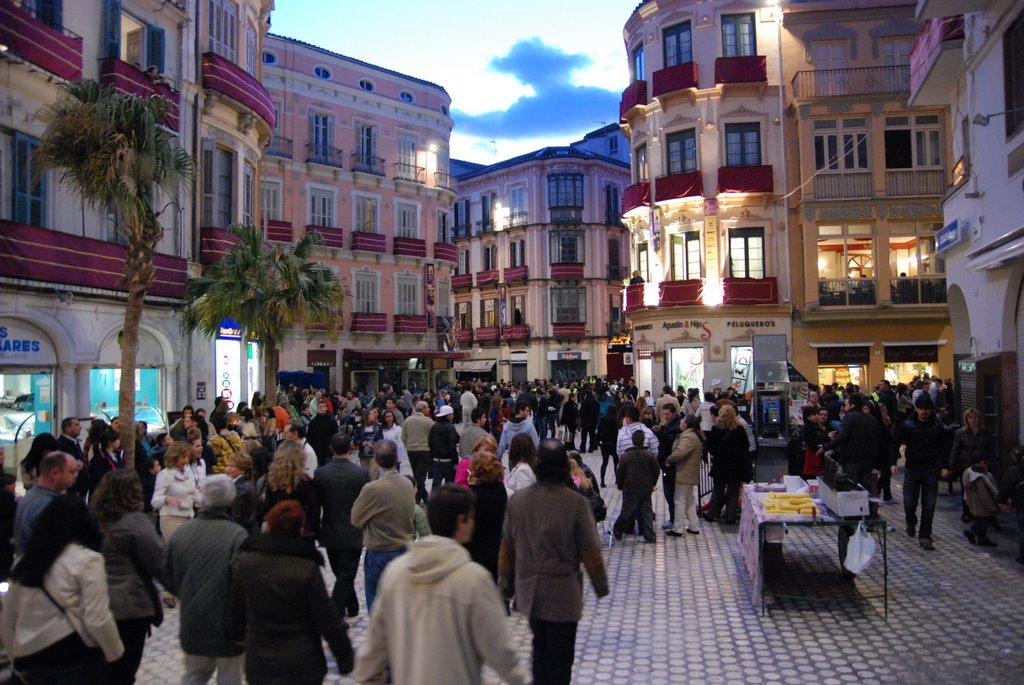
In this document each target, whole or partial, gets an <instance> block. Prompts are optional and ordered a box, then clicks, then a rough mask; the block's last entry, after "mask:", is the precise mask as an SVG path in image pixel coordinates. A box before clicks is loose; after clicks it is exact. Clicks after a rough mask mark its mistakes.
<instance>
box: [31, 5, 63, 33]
mask: <svg viewBox="0 0 1024 685" xmlns="http://www.w3.org/2000/svg"><path fill="white" fill-rule="evenodd" d="M36 8H37V9H38V10H39V19H40V21H42V22H43V23H44V24H46V25H48V26H52V27H53V28H57V27H59V26H62V25H63V21H62V18H63V17H62V16H61V15H62V12H61V10H62V7H61V0H37V1H36Z"/></svg>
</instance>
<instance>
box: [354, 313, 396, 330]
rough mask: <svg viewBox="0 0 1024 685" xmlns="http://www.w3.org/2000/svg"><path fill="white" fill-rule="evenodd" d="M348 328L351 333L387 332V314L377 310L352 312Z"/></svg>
mask: <svg viewBox="0 0 1024 685" xmlns="http://www.w3.org/2000/svg"><path fill="white" fill-rule="evenodd" d="M349 330H351V331H352V332H353V333H387V332H388V315H387V314H381V313H377V312H369V313H360V312H354V313H353V314H352V325H351V326H350V329H349Z"/></svg>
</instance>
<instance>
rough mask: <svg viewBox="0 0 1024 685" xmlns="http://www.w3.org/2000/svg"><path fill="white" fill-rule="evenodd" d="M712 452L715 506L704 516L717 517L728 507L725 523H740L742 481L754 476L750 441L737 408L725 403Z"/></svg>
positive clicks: (711, 436)
mask: <svg viewBox="0 0 1024 685" xmlns="http://www.w3.org/2000/svg"><path fill="white" fill-rule="evenodd" d="M707 446H708V452H710V453H711V480H712V481H713V483H714V487H713V489H712V492H711V505H710V506H709V507H708V510H707V512H706V513H705V515H704V518H705V519H706V520H708V521H714V520H716V519H717V518H718V517H719V515H720V514H721V512H722V507H723V506H725V522H726V523H736V508H737V504H738V502H739V494H740V483H744V482H746V481H749V480H750V479H751V471H752V464H751V463H750V452H749V451H748V450H749V448H750V440H749V439H748V438H747V432H746V430H744V429H743V426H741V425H740V422H739V417H738V416H737V415H736V409H735V408H734V407H733V406H732V405H731V404H725V405H723V406H721V407H719V409H718V418H716V419H715V425H714V427H713V428H712V429H711V433H710V434H709V435H708V440H707Z"/></svg>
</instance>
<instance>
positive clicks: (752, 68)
mask: <svg viewBox="0 0 1024 685" xmlns="http://www.w3.org/2000/svg"><path fill="white" fill-rule="evenodd" d="M767 81H768V65H767V62H766V60H765V57H764V55H749V56H744V57H719V58H718V59H716V60H715V83H766V82H767Z"/></svg>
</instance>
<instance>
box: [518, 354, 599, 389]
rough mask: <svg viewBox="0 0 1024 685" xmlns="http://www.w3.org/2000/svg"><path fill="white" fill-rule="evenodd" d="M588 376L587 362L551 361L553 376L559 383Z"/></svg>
mask: <svg viewBox="0 0 1024 685" xmlns="http://www.w3.org/2000/svg"><path fill="white" fill-rule="evenodd" d="M523 368H526V367H523ZM586 377H587V362H586V361H585V360H582V359H577V360H565V359H563V360H557V361H553V362H551V378H553V379H554V380H556V381H558V382H559V383H572V382H574V381H580V380H582V379H584V378H586Z"/></svg>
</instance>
